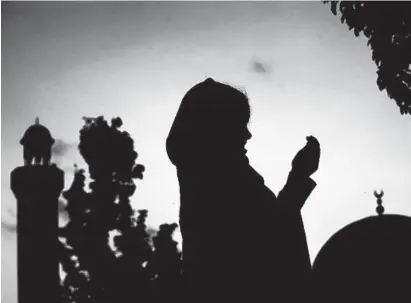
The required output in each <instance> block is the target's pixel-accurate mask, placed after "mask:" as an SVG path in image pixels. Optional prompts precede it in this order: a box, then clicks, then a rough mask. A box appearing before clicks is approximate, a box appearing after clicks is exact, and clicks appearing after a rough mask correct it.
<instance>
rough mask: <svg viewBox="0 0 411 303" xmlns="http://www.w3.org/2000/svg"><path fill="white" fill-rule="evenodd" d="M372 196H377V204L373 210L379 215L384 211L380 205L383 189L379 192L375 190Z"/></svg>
mask: <svg viewBox="0 0 411 303" xmlns="http://www.w3.org/2000/svg"><path fill="white" fill-rule="evenodd" d="M374 196H375V197H376V198H377V204H378V206H377V208H376V209H375V210H376V211H377V214H378V215H380V216H381V215H382V214H383V213H384V206H382V197H383V196H384V191H383V190H380V192H379V193H378V192H377V191H376V190H375V191H374Z"/></svg>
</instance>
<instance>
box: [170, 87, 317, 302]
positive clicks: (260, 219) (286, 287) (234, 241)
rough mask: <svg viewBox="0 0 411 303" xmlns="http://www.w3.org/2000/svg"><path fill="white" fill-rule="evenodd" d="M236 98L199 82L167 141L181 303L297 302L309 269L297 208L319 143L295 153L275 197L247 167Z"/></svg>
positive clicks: (309, 184)
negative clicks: (176, 194) (173, 171)
mask: <svg viewBox="0 0 411 303" xmlns="http://www.w3.org/2000/svg"><path fill="white" fill-rule="evenodd" d="M249 119H250V107H249V103H248V99H247V97H246V95H245V94H243V93H242V92H240V91H238V90H236V89H234V88H232V87H231V86H228V85H225V84H222V83H219V82H216V81H214V80H212V79H207V80H205V81H204V82H202V83H199V84H197V85H195V86H194V87H193V88H192V89H190V90H189V91H188V92H187V94H186V95H185V96H184V98H183V100H182V103H181V106H180V108H179V110H178V112H177V115H176V118H175V120H174V123H173V125H172V127H171V130H170V133H169V136H168V138H167V152H168V155H169V158H170V160H171V162H172V163H173V164H174V165H175V166H176V168H177V175H178V180H179V184H180V195H181V206H180V228H181V232H182V237H183V264H184V274H185V280H186V282H187V285H186V287H187V288H186V292H187V298H186V299H187V300H188V301H189V302H213V303H214V302H301V300H303V299H304V300H306V299H307V298H308V296H309V291H310V286H309V283H308V282H309V279H310V277H309V276H310V271H311V263H310V258H309V254H308V248H307V241H306V236H305V231H304V225H303V221H302V218H301V208H302V206H303V205H304V202H305V201H306V199H307V198H308V197H309V195H310V193H311V192H312V190H313V189H314V187H315V186H316V184H315V182H314V181H313V180H312V179H310V178H309V177H310V175H311V174H312V173H314V172H315V171H316V170H317V168H318V163H319V157H320V146H319V143H318V141H317V140H316V139H315V138H314V137H307V145H306V146H305V147H304V148H303V149H302V150H301V151H300V152H298V154H297V155H296V157H295V158H294V160H293V163H292V170H291V172H290V174H289V176H288V180H287V183H286V185H285V186H284V188H283V190H282V191H281V192H280V193H279V194H278V197H276V196H275V195H274V193H273V192H272V191H271V190H270V189H268V188H267V187H266V186H265V184H264V179H263V178H262V177H261V176H260V175H259V174H258V173H257V172H256V171H255V170H254V169H253V168H252V167H251V166H250V164H249V161H248V158H247V156H246V150H245V144H246V142H247V140H248V139H250V138H251V134H250V132H249V131H248V128H247V124H248V121H249Z"/></svg>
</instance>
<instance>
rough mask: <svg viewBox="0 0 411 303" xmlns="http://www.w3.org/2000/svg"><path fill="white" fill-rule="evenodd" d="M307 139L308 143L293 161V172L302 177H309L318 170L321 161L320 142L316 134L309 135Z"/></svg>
mask: <svg viewBox="0 0 411 303" xmlns="http://www.w3.org/2000/svg"><path fill="white" fill-rule="evenodd" d="M306 139H307V143H306V144H305V146H304V147H303V148H302V149H301V150H300V151H299V152H298V153H297V154H296V155H295V157H294V159H293V161H292V170H291V172H292V173H293V175H295V176H298V177H300V178H309V177H310V176H311V175H312V174H313V173H315V172H316V171H317V169H318V165H319V162H320V152H321V150H320V143H319V142H318V140H317V139H316V138H315V137H314V136H307V137H306Z"/></svg>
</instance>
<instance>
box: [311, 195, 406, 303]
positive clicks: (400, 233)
mask: <svg viewBox="0 0 411 303" xmlns="http://www.w3.org/2000/svg"><path fill="white" fill-rule="evenodd" d="M375 195H376V197H377V198H378V201H377V202H378V204H379V206H378V207H377V212H378V214H379V215H377V216H370V217H366V218H363V219H361V220H358V221H356V222H353V223H351V224H349V225H347V226H345V227H344V228H342V229H341V230H339V231H338V232H337V233H335V234H334V235H333V236H332V237H331V238H330V239H329V240H328V241H327V242H326V244H325V245H324V246H323V247H322V249H321V250H320V252H319V253H318V255H317V257H316V259H315V261H314V264H313V274H314V289H315V293H316V295H317V296H318V297H317V300H316V301H318V302H411V217H407V216H402V215H394V214H390V215H386V214H383V211H384V208H383V207H382V206H381V203H382V201H381V197H382V195H383V193H381V194H379V195H378V194H377V193H375Z"/></svg>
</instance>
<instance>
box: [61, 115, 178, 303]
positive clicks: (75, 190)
mask: <svg viewBox="0 0 411 303" xmlns="http://www.w3.org/2000/svg"><path fill="white" fill-rule="evenodd" d="M84 120H85V125H84V127H83V128H82V129H81V130H80V143H79V151H80V153H81V155H82V157H83V158H84V160H85V161H86V163H87V164H88V172H89V175H90V179H91V182H90V183H89V188H90V191H86V190H85V186H86V176H85V171H84V170H83V169H78V168H76V171H75V175H74V180H73V183H72V184H71V187H70V188H69V189H68V190H67V191H65V192H64V193H63V197H64V198H65V199H66V200H67V207H66V210H67V212H68V214H69V217H70V220H69V222H68V224H67V225H66V226H65V227H63V228H62V229H61V242H60V247H61V258H60V259H61V264H62V266H63V270H64V272H65V273H66V276H65V278H64V280H63V282H62V297H63V301H64V302H66V303H113V302H118V301H119V302H122V303H127V302H135V301H140V302H152V301H153V299H152V298H151V297H152V290H153V287H154V286H153V285H154V284H153V283H154V281H155V280H156V278H157V276H156V277H155V278H154V279H151V275H150V272H149V271H148V269H147V268H148V267H150V266H151V267H153V266H152V265H150V266H148V265H147V263H155V262H159V261H158V260H157V259H158V258H152V257H151V256H152V255H153V248H152V247H151V246H150V239H149V234H148V232H147V226H146V223H145V221H146V218H147V215H148V212H147V210H140V211H138V214H136V212H135V211H134V210H133V208H132V207H131V205H130V197H131V196H132V195H133V193H134V191H135V189H136V185H135V183H134V179H137V178H138V179H142V178H143V172H144V166H143V165H141V164H136V159H137V157H138V154H137V152H136V151H135V150H134V141H133V139H132V138H131V136H130V135H129V133H127V132H125V131H121V130H120V127H121V126H122V121H121V119H120V118H115V119H112V121H111V125H109V124H108V122H107V121H106V120H105V119H104V117H97V118H85V119H84ZM173 226H174V225H173ZM161 230H162V229H161V228H160V233H159V234H163V233H164V232H162V231H161ZM113 232H114V233H116V234H117V235H116V236H114V237H113V242H114V245H110V243H109V239H110V234H112V233H113ZM167 235H168V236H169V237H170V239H169V240H171V241H172V239H171V235H172V232H170V233H168V234H167ZM166 242H167V241H166ZM169 254H171V255H172V256H173V257H175V256H176V254H175V252H171V251H169ZM162 257H164V258H166V259H168V258H170V257H167V256H165V255H163V256H162Z"/></svg>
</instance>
